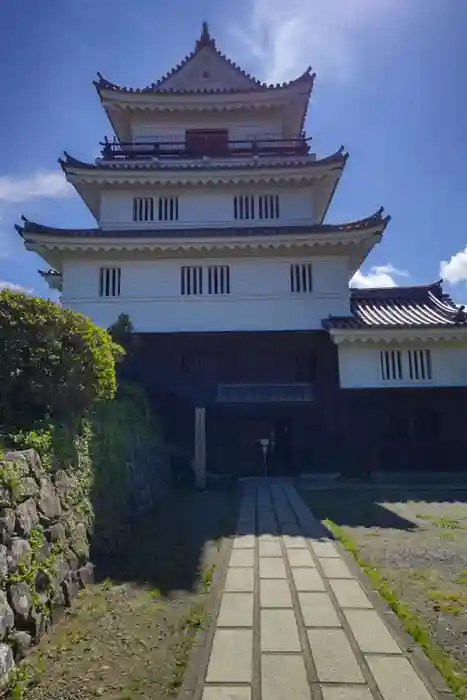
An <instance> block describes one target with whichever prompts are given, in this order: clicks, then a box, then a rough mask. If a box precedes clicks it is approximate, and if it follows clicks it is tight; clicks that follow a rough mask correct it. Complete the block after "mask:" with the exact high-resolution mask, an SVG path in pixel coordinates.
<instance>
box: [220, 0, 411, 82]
mask: <svg viewBox="0 0 467 700" xmlns="http://www.w3.org/2000/svg"><path fill="white" fill-rule="evenodd" d="M396 6H397V7H398V8H399V7H402V2H400V0H287V2H284V0H250V2H249V5H248V8H249V11H248V14H247V15H246V16H244V17H242V21H241V24H238V23H237V24H235V23H233V24H231V31H233V37H234V40H235V42H236V43H237V44H238V45H239V46H240V48H242V47H243V49H244V50H245V51H246V52H247V53H248V54H249V55H250V56H251V57H252V58H253V60H254V61H255V62H256V64H257V70H258V75H259V76H260V77H261V79H264V80H265V81H267V82H271V83H275V82H282V81H284V80H290V79H291V78H295V77H297V75H299V74H300V73H301V72H303V71H304V70H305V68H306V67H307V65H309V64H311V65H312V66H313V67H314V68H316V69H317V71H319V74H320V77H323V78H324V79H331V80H339V81H340V80H346V79H348V77H349V76H350V75H352V74H353V72H354V63H355V59H356V56H355V54H356V48H357V43H358V41H359V40H358V32H359V31H362V29H364V30H365V31H369V24H371V23H372V22H374V20H375V18H379V17H381V14H382V12H384V11H391V10H394V9H395V7H396Z"/></svg>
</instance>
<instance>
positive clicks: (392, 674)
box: [366, 656, 432, 700]
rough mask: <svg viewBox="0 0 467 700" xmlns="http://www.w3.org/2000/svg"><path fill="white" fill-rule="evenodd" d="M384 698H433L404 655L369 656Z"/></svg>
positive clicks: (371, 667) (420, 699) (415, 699)
mask: <svg viewBox="0 0 467 700" xmlns="http://www.w3.org/2000/svg"><path fill="white" fill-rule="evenodd" d="M366 660H367V662H368V666H369V667H370V671H371V672H372V674H373V676H374V678H375V680H376V683H377V685H378V688H379V690H380V692H381V695H382V696H383V698H384V700H401V699H402V698H403V699H404V700H405V699H406V698H407V700H409V699H410V700H432V696H431V695H430V693H429V692H428V690H427V688H426V686H425V684H424V683H423V682H422V680H421V679H420V677H419V676H418V675H417V673H416V672H415V670H414V668H413V666H412V665H411V664H410V663H409V661H408V660H407V659H405V658H404V657H399V658H398V657H394V656H367V657H366Z"/></svg>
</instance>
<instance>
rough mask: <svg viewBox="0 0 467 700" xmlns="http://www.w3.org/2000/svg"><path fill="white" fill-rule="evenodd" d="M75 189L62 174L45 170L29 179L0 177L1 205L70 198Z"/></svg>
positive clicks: (9, 176) (10, 176)
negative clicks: (36, 199) (42, 199)
mask: <svg viewBox="0 0 467 700" xmlns="http://www.w3.org/2000/svg"><path fill="white" fill-rule="evenodd" d="M72 193H73V188H72V187H71V185H70V184H69V183H68V182H67V181H66V179H65V176H64V175H63V174H62V173H59V172H55V171H52V170H43V171H40V172H37V173H35V174H34V175H30V176H29V177H14V176H13V175H5V176H4V177H0V203H5V204H17V203H19V202H26V201H28V200H29V199H34V198H37V197H49V198H53V199H59V198H63V197H68V196H70V195H71V194H72Z"/></svg>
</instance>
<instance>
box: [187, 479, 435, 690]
mask: <svg viewBox="0 0 467 700" xmlns="http://www.w3.org/2000/svg"><path fill="white" fill-rule="evenodd" d="M244 493H245V494H246V497H244V499H243V504H242V506H241V512H240V517H239V520H238V525H237V529H236V536H235V538H234V540H233V543H232V550H231V557H230V564H229V566H228V568H227V572H226V577H225V584H224V591H223V596H222V600H221V605H220V610H219V614H218V616H217V626H216V629H215V630H214V634H213V641H212V647H211V649H210V658H209V662H208V665H207V673H206V678H205V679H204V688H203V689H202V695H201V696H199V695H197V696H196V697H197V698H198V697H200V700H312V698H313V700H317V699H318V698H319V700H405V699H407V700H430V698H433V697H436V696H434V695H432V694H431V692H430V691H429V689H428V688H427V687H426V685H425V684H424V682H423V681H422V680H421V679H420V677H419V676H418V675H417V673H416V671H415V669H414V667H413V666H412V663H411V661H410V660H409V659H408V658H407V657H406V656H404V649H401V648H400V647H399V645H398V643H397V641H396V639H395V638H394V637H393V636H392V634H391V632H390V630H389V629H388V627H387V625H386V622H385V619H384V616H381V615H380V614H379V613H378V612H377V611H376V610H375V609H374V607H373V605H372V603H371V601H370V600H369V598H368V597H367V595H366V593H365V591H364V590H363V588H362V586H361V585H360V583H359V582H358V581H357V579H356V578H354V576H353V574H352V572H351V570H350V569H349V568H348V566H347V564H346V562H345V561H344V559H343V558H342V557H341V555H340V553H339V550H338V548H337V547H336V545H335V543H334V542H333V541H332V539H331V538H323V537H320V536H319V535H320V532H321V530H320V524H319V523H318V522H317V521H316V520H315V518H314V517H313V515H312V514H311V512H310V511H309V509H308V507H307V506H306V504H305V503H304V501H303V500H302V499H301V498H300V496H299V495H298V493H297V491H296V490H295V488H294V487H293V485H292V484H291V482H288V481H287V480H276V481H271V482H268V481H267V480H264V481H258V482H250V483H249V485H248V487H247V488H246V489H245V491H244ZM256 522H258V529H257V530H256V535H255V534H253V533H254V532H255V528H254V524H255V523H256ZM277 523H279V527H278V525H277ZM279 530H280V532H281V535H280V536H279V535H278V532H279ZM310 683H311V685H310ZM318 684H319V686H318ZM376 687H378V691H376V690H375V688H376ZM372 689H373V690H374V693H373V691H372Z"/></svg>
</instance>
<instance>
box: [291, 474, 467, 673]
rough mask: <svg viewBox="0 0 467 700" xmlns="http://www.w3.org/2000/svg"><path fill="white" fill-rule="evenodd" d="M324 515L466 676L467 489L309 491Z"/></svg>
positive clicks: (318, 512) (314, 505)
mask: <svg viewBox="0 0 467 700" xmlns="http://www.w3.org/2000/svg"><path fill="white" fill-rule="evenodd" d="M304 495H305V498H306V500H307V502H308V504H309V505H310V507H311V509H312V511H313V513H314V514H315V516H316V517H318V518H320V519H321V520H325V519H327V518H328V519H330V520H332V521H334V522H335V523H336V524H337V525H340V526H341V527H343V529H344V530H345V532H346V534H347V535H348V536H349V537H351V538H352V540H353V541H354V542H355V544H356V545H357V547H358V550H359V552H360V555H361V556H362V558H363V559H364V560H366V561H367V562H368V563H371V564H373V565H374V566H376V567H378V568H379V570H380V572H381V573H382V574H383V575H384V576H385V577H386V578H387V580H388V582H389V583H390V584H391V586H392V588H393V589H394V590H396V591H397V593H398V595H399V598H400V600H401V601H402V602H404V603H405V604H406V605H407V606H408V607H409V608H410V609H412V610H413V611H415V612H418V613H419V614H420V615H421V616H422V617H423V618H424V620H425V621H426V622H427V623H428V625H429V629H430V633H431V635H432V638H433V639H434V641H436V642H437V643H438V644H439V645H440V646H441V647H442V648H444V649H445V651H447V652H448V653H449V654H451V655H452V656H453V657H454V658H456V659H457V660H458V661H460V662H461V664H462V666H463V669H464V672H465V673H466V674H467V489H466V490H462V491H460V490H448V489H445V490H443V488H442V487H435V488H433V489H421V488H415V489H414V488H413V487H405V488H395V487H391V488H383V487H378V488H358V487H356V488H355V489H354V488H349V489H340V488H334V489H329V490H323V491H320V490H308V489H306V487H305V491H304Z"/></svg>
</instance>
